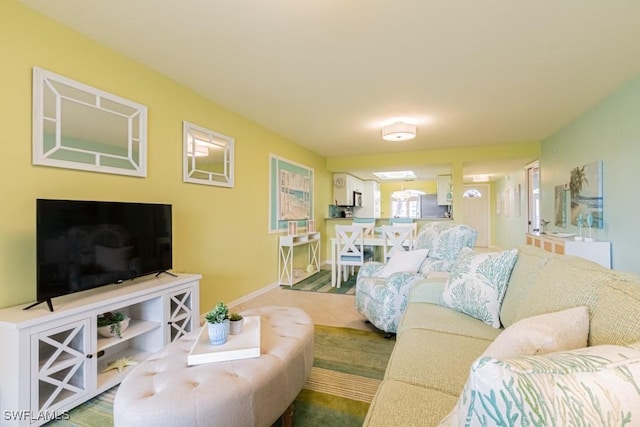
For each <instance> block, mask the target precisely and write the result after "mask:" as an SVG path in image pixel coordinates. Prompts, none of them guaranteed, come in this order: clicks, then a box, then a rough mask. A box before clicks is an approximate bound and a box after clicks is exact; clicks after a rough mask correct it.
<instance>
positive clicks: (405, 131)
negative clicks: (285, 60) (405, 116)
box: [382, 122, 416, 141]
mask: <svg viewBox="0 0 640 427" xmlns="http://www.w3.org/2000/svg"><path fill="white" fill-rule="evenodd" d="M415 137H416V125H412V124H409V123H404V122H396V123H394V124H392V125H389V126H385V127H383V128H382V139H384V140H385V141H407V140H409V139H413V138H415Z"/></svg>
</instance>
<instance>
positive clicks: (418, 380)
mask: <svg viewBox="0 0 640 427" xmlns="http://www.w3.org/2000/svg"><path fill="white" fill-rule="evenodd" d="M514 255H515V257H514ZM497 256H501V257H502V259H501V260H496V259H495V258H491V257H497ZM461 257H463V258H464V257H466V261H465V262H462V263H461V264H462V265H457V266H456V265H455V264H454V266H453V268H452V269H451V273H450V274H451V276H450V277H449V278H437V277H436V278H433V277H432V278H429V277H427V278H425V279H422V280H419V281H417V282H416V283H415V284H414V286H413V288H412V290H411V292H410V295H409V303H408V307H407V309H406V311H405V313H404V315H403V317H402V320H401V323H400V325H399V328H398V333H397V337H396V339H397V342H396V345H395V348H394V350H393V353H392V355H391V358H390V360H389V364H388V367H387V370H386V373H385V377H384V380H383V381H382V383H381V385H380V387H379V389H378V391H377V394H376V395H375V397H374V399H373V401H372V403H371V406H370V408H369V411H368V413H367V416H366V420H365V423H364V425H365V426H369V427H374V426H375V427H377V426H380V427H387V426H395V425H397V426H421V427H423V426H434V425H438V424H441V425H443V426H447V425H470V426H474V425H536V424H537V425H549V423H552V424H554V425H640V349H639V348H637V346H636V347H634V346H633V344H634V343H637V342H639V341H640V279H639V278H638V277H637V276H635V275H632V274H627V273H623V272H618V271H614V270H607V269H604V268H602V267H600V266H599V265H597V264H595V263H592V262H590V261H587V260H584V259H581V258H576V257H571V256H564V255H555V254H551V253H549V252H545V251H542V250H540V249H537V248H534V247H530V246H527V247H522V248H519V249H517V250H513V251H505V252H502V253H500V254H496V255H489V254H484V255H483V254H475V253H472V251H468V252H467V251H465V253H464V254H461ZM514 259H515V263H512V267H511V268H509V265H508V264H509V263H510V262H512V261H513V260H514ZM505 260H506V264H505ZM456 263H458V261H456ZM492 264H493V265H496V264H501V266H500V268H503V269H504V268H506V269H507V270H510V271H509V272H508V274H507V275H506V281H507V282H506V289H504V290H503V291H502V295H499V294H500V292H501V291H500V290H497V291H496V289H492V290H489V293H491V292H493V291H496V295H497V296H498V299H499V300H500V301H499V305H498V310H499V311H498V313H499V325H500V327H495V326H496V325H495V324H494V325H493V326H492V325H491V323H492V322H494V321H495V319H491V316H486V315H485V314H486V313H485V312H484V311H483V310H478V309H474V308H473V307H471V309H469V307H465V302H464V301H463V302H462V304H459V303H460V300H464V298H465V296H464V295H465V293H467V297H468V296H469V295H468V290H469V288H472V287H473V286H474V285H473V283H472V282H473V280H471V282H465V277H466V278H467V279H468V278H469V276H473V275H476V276H482V277H484V278H485V279H486V277H489V276H491V275H492V274H494V273H495V272H494V273H492V272H491V271H488V270H487V265H489V266H491V265H492ZM500 268H498V269H500ZM489 270H490V269H489ZM494 277H495V278H497V280H504V277H505V275H504V274H502V275H500V274H497V275H495V276H494ZM476 278H477V277H476ZM456 280H458V281H460V280H462V283H463V284H464V286H463V289H465V292H462V293H460V292H457V291H456V289H455V286H454V285H455V282H456ZM470 283H471V284H470ZM458 290H459V289H458ZM480 294H482V292H480ZM480 294H479V295H480ZM477 296H478V295H476V297H477ZM485 296H486V295H485ZM456 298H458V301H456ZM483 298H484V297H483ZM489 299H490V298H489ZM494 308H495V307H494ZM465 311H467V312H469V313H471V315H470V314H467V313H465ZM481 319H482V320H481ZM572 417H573V418H572ZM552 420H553V422H552ZM572 422H573V424H572ZM581 423H583V424H581Z"/></svg>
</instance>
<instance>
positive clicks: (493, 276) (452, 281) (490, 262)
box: [442, 248, 518, 328]
mask: <svg viewBox="0 0 640 427" xmlns="http://www.w3.org/2000/svg"><path fill="white" fill-rule="evenodd" d="M517 258H518V250H517V249H512V250H508V251H502V252H487V253H479V254H476V253H475V252H473V250H471V249H470V248H463V249H462V251H461V252H460V255H458V258H457V259H456V262H455V263H454V264H453V267H451V271H450V273H449V280H448V281H447V284H446V285H445V288H444V292H443V294H442V299H443V301H444V305H445V306H446V307H449V308H452V309H454V310H456V311H459V312H461V313H465V314H468V315H469V316H473V317H475V318H476V319H480V320H482V321H483V322H485V323H486V324H488V325H491V326H493V327H494V328H499V327H500V306H501V305H502V300H503V298H504V294H505V292H506V290H507V285H508V283H509V277H510V276H511V270H512V269H513V266H514V265H515V263H516V259H517Z"/></svg>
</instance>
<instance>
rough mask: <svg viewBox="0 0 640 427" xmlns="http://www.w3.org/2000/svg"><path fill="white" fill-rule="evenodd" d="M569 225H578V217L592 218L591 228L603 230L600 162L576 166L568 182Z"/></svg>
mask: <svg viewBox="0 0 640 427" xmlns="http://www.w3.org/2000/svg"><path fill="white" fill-rule="evenodd" d="M569 191H570V193H571V224H573V225H576V226H577V225H578V220H577V218H578V215H580V214H582V217H583V218H585V217H586V216H587V215H589V214H591V215H592V216H593V227H594V228H603V227H604V219H603V192H602V161H597V162H593V163H589V164H587V165H583V166H576V167H575V168H574V169H572V170H571V174H570V180H569Z"/></svg>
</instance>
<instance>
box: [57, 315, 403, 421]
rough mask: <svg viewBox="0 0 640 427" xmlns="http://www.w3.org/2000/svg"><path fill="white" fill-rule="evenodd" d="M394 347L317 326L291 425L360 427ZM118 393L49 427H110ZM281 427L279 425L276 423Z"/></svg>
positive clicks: (375, 337)
mask: <svg viewBox="0 0 640 427" xmlns="http://www.w3.org/2000/svg"><path fill="white" fill-rule="evenodd" d="M394 344H395V340H394V339H384V338H383V337H382V333H376V332H368V331H360V330H356V329H349V328H336V327H331V326H320V325H316V326H315V334H314V360H313V368H312V369H311V374H310V375H309V379H308V380H307V382H306V383H305V385H304V388H303V389H302V391H301V392H300V394H299V395H298V397H297V398H296V400H295V402H294V425H295V426H296V427H325V426H341V427H351V426H353V427H356V426H361V425H362V423H363V421H364V418H365V415H366V413H367V410H368V409H369V404H370V402H371V399H372V398H373V395H374V394H375V392H376V390H377V388H378V385H379V384H380V381H381V380H382V377H383V376H384V371H385V369H386V367H387V362H388V360H389V356H390V355H391V351H392V350H393V346H394ZM116 390H117V387H114V388H112V389H111V390H109V391H107V392H105V393H103V394H101V395H99V396H96V397H94V398H93V399H91V400H89V401H87V402H85V403H83V404H82V405H80V406H78V407H76V408H74V409H72V410H71V411H69V419H68V420H57V421H52V422H50V423H49V424H47V426H61V427H103V426H113V398H114V396H115V393H116ZM279 426H280V422H277V423H276V424H274V427H279Z"/></svg>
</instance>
